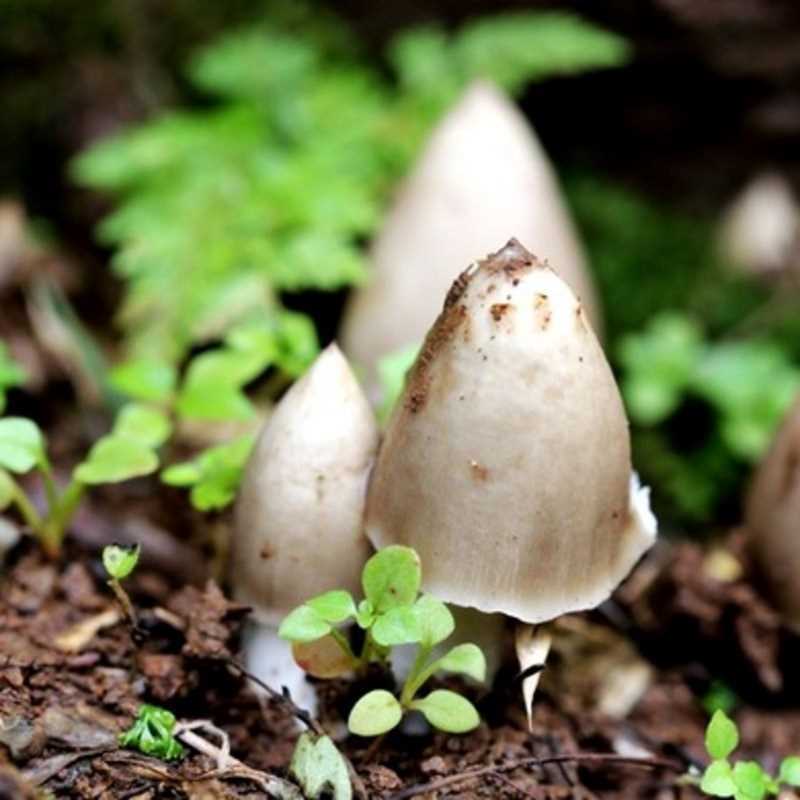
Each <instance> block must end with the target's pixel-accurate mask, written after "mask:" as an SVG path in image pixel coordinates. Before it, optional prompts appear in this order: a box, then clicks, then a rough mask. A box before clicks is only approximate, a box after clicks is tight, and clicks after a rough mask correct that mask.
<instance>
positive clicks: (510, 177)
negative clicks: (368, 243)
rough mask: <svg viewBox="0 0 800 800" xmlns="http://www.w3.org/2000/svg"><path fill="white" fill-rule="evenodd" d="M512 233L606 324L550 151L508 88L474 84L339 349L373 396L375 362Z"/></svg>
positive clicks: (426, 164)
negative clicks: (465, 271)
mask: <svg viewBox="0 0 800 800" xmlns="http://www.w3.org/2000/svg"><path fill="white" fill-rule="evenodd" d="M512 234H516V235H517V236H519V237H521V238H522V239H523V240H524V241H530V242H536V243H537V248H538V252H539V254H540V255H541V256H542V258H545V259H547V260H548V261H549V263H551V264H553V265H554V266H555V267H556V268H557V269H558V270H559V272H560V274H561V275H562V277H563V278H564V280H565V281H566V282H567V283H568V284H569V285H570V286H571V287H572V289H573V290H574V291H575V292H576V294H577V295H578V296H579V297H581V298H582V301H583V303H584V307H585V308H586V311H587V313H588V315H589V317H590V318H591V320H592V323H593V324H594V325H595V326H597V325H599V324H600V312H599V309H598V307H597V302H596V299H595V293H594V290H593V287H592V282H591V279H590V277H589V274H588V272H587V268H586V259H585V256H584V253H583V250H582V248H581V245H580V243H579V241H578V238H577V235H576V233H575V229H574V226H573V223H572V221H571V219H570V217H569V213H568V211H567V209H566V207H565V205H564V202H563V200H562V198H561V194H560V191H559V187H558V182H557V179H556V175H555V173H554V171H553V168H552V166H551V164H550V162H549V160H548V158H547V155H546V154H545V152H544V150H543V149H542V146H541V144H540V143H539V141H538V139H537V138H536V134H535V133H534V131H533V130H532V129H531V127H530V125H529V124H528V122H527V120H526V119H525V118H524V117H523V116H522V114H520V112H519V111H518V110H517V109H516V107H515V106H514V105H513V103H512V102H511V101H510V100H509V99H508V98H507V97H506V96H505V95H504V94H503V93H502V92H501V90H500V89H498V88H497V87H495V86H493V85H492V84H490V83H486V82H484V81H476V82H475V83H473V84H472V85H471V86H470V87H469V88H468V89H467V91H466V93H465V94H464V96H463V97H462V98H461V100H460V101H459V102H458V103H457V104H456V106H455V107H454V108H453V109H452V110H451V111H450V112H449V113H448V114H447V115H446V116H445V118H444V119H443V120H442V122H441V123H440V124H439V126H438V127H437V128H436V130H435V131H434V133H433V134H432V136H431V138H430V140H429V142H428V144H427V147H426V148H425V150H424V152H423V153H422V155H421V157H420V159H419V162H418V163H417V165H416V167H415V168H414V170H413V171H412V173H411V174H410V175H409V177H408V178H407V179H406V181H405V184H404V185H403V186H402V188H401V189H400V191H399V193H398V196H397V200H396V202H395V204H394V207H393V208H392V210H391V212H390V213H389V215H388V217H387V220H386V222H385V223H384V225H383V228H382V229H381V231H380V233H379V235H378V237H377V239H376V241H375V242H374V243H373V246H372V253H371V263H372V276H371V280H370V281H369V282H368V283H367V284H366V285H365V286H364V287H363V288H361V289H359V290H358V291H357V292H356V293H355V294H354V295H352V296H351V299H350V302H349V305H348V306H347V308H346V310H345V316H344V319H343V323H342V329H341V341H342V347H343V349H344V351H345V353H347V355H348V357H349V358H350V359H351V361H352V362H353V363H354V364H357V365H358V366H360V367H363V368H364V369H365V370H366V374H367V386H368V390H369V391H368V393H369V394H370V395H371V396H373V395H375V394H376V393H377V389H376V385H377V383H376V366H377V362H378V360H379V359H380V358H381V357H383V356H385V355H388V354H389V353H392V352H395V351H399V350H401V349H403V348H406V347H409V346H413V345H416V344H419V343H421V342H422V339H423V338H424V336H425V333H426V332H427V330H428V328H429V327H430V325H431V322H432V321H433V320H434V319H435V318H436V314H437V313H438V311H439V303H440V298H442V297H444V295H445V293H446V292H447V289H448V288H449V286H450V284H451V283H452V282H453V280H454V279H455V277H456V276H457V275H458V273H459V272H460V271H461V270H462V269H463V268H464V266H465V265H466V264H468V263H470V261H472V260H473V259H474V258H475V257H476V255H484V254H486V253H488V252H489V251H490V250H492V249H493V248H494V247H496V246H497V242H502V241H506V240H507V239H508V238H509V237H510V236H511V235H512ZM431 253H436V258H434V259H432V258H431V257H430V254H431Z"/></svg>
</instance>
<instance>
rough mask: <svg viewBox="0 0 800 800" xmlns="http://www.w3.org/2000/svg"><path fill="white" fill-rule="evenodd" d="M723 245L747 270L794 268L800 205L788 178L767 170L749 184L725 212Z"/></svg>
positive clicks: (771, 272) (731, 259)
mask: <svg viewBox="0 0 800 800" xmlns="http://www.w3.org/2000/svg"><path fill="white" fill-rule="evenodd" d="M719 244H720V249H721V251H722V254H723V257H724V258H725V259H727V261H728V262H729V263H730V264H731V265H732V266H734V267H736V268H737V269H739V270H741V271H742V272H744V273H749V274H753V275H765V276H769V275H776V274H779V273H781V272H785V271H787V270H791V268H792V259H793V256H792V250H793V248H797V247H800V205H798V202H797V198H796V197H795V195H794V193H793V192H792V187H791V185H790V184H789V182H788V181H787V180H786V178H784V177H783V176H782V175H780V174H778V173H776V172H764V173H761V174H760V175H757V176H756V177H755V178H754V179H753V180H752V181H751V182H750V183H749V184H747V186H745V188H744V189H743V190H742V192H741V193H740V194H739V195H738V196H737V197H736V198H735V199H734V201H733V203H731V205H730V207H729V208H728V209H727V211H726V212H725V214H724V217H723V221H722V225H721V229H720V234H719ZM794 258H795V259H797V258H800V251H798V253H797V254H796V255H795V256H794ZM797 268H798V269H800V263H798V265H797Z"/></svg>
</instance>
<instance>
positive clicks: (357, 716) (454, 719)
mask: <svg viewBox="0 0 800 800" xmlns="http://www.w3.org/2000/svg"><path fill="white" fill-rule="evenodd" d="M421 580H422V570H421V567H420V561H419V557H418V556H417V554H416V553H415V552H414V551H413V550H412V549H411V548H408V547H402V546H399V545H395V546H392V547H387V548H385V549H384V550H381V551H380V552H378V553H376V554H375V555H374V556H372V558H370V559H369V561H367V563H366V565H365V566H364V571H363V573H362V576H361V583H362V588H363V590H364V599H363V600H361V601H360V602H359V603H358V604H356V602H355V600H354V599H353V597H352V596H351V595H350V593H349V592H346V591H343V590H333V591H330V592H325V593H324V594H321V595H319V596H317V597H314V598H312V599H311V600H309V601H308V602H306V603H305V604H303V605H302V606H299V607H298V608H296V609H295V610H294V611H292V612H291V613H290V614H289V615H288V616H287V617H286V618H285V619H284V620H283V622H282V624H281V626H280V629H279V635H280V636H281V637H282V638H284V639H288V640H289V641H291V642H292V643H293V650H294V653H295V659H296V660H297V662H298V663H299V664H300V666H301V667H303V668H304V669H305V670H306V671H307V672H309V673H310V674H312V675H318V676H319V677H334V676H335V675H336V674H343V673H345V672H349V671H355V672H363V671H364V670H365V669H366V667H367V666H368V665H369V664H371V663H380V664H384V665H386V664H387V663H388V659H389V655H390V653H391V650H392V648H393V647H396V646H399V645H407V644H416V645H417V654H416V658H415V660H414V664H413V666H412V668H411V671H410V672H409V675H408V677H407V678H406V681H405V683H404V685H403V687H402V689H401V691H400V693H399V696H395V695H393V694H392V693H391V692H388V691H386V690H383V689H377V690H374V691H371V692H368V693H367V694H365V695H364V696H363V697H362V698H361V699H360V700H359V701H358V702H357V703H356V704H355V706H354V707H353V709H352V711H351V712H350V717H349V719H348V722H347V724H348V727H349V728H350V730H351V731H352V732H353V733H355V734H358V735H360V736H378V735H381V734H384V733H386V732H387V731H390V730H391V729H392V728H394V727H395V726H396V725H398V723H399V722H400V720H401V719H402V717H403V715H404V714H405V713H406V712H408V711H419V712H421V713H422V714H423V715H424V716H425V718H426V719H427V720H428V722H430V724H431V725H433V726H434V727H436V728H439V729H440V730H443V731H448V732H450V733H465V732H466V731H470V730H472V729H473V728H476V727H477V726H478V725H479V723H480V718H479V716H478V712H477V711H476V710H475V707H474V706H473V705H472V703H470V702H469V700H467V699H465V698H464V697H462V696H461V695H458V694H456V693H455V692H451V691H448V690H445V689H437V690H435V691H433V692H431V693H430V694H428V695H426V696H425V697H418V696H417V694H418V692H419V690H420V689H421V688H422V686H423V685H424V684H425V683H426V682H427V681H428V679H429V678H431V677H432V676H433V675H435V674H436V673H438V672H454V673H460V674H462V675H467V676H468V677H470V678H473V679H475V680H477V681H482V680H484V677H485V674H486V660H485V658H484V656H483V653H482V652H481V650H480V648H478V646H477V645H474V644H460V645H457V646H456V647H453V648H452V649H451V650H449V651H448V652H447V653H445V655H443V656H441V657H438V658H437V657H434V656H433V655H432V653H433V650H434V648H435V647H436V645H438V644H440V643H441V642H443V641H444V640H445V639H447V638H448V637H449V636H450V634H451V633H452V632H453V630H454V628H455V622H454V620H453V615H452V614H451V613H450V610H449V609H448V608H447V606H446V605H445V604H444V603H442V602H441V601H440V600H437V599H436V598H434V597H431V596H430V595H426V594H423V595H421V596H419V590H420V583H421ZM350 621H354V622H355V624H356V625H358V627H360V628H361V629H362V630H363V631H364V642H363V645H362V647H361V649H360V652H358V653H355V652H354V651H353V649H352V648H351V646H350V641H349V639H348V637H347V636H346V632H345V631H342V630H340V629H339V627H337V626H339V625H341V624H343V623H345V622H350ZM331 646H334V649H335V648H338V655H339V658H338V659H336V658H331Z"/></svg>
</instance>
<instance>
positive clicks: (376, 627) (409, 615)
mask: <svg viewBox="0 0 800 800" xmlns="http://www.w3.org/2000/svg"><path fill="white" fill-rule="evenodd" d="M370 633H371V634H372V638H373V639H374V640H375V641H376V642H377V643H378V644H379V645H382V646H383V647H394V646H396V645H400V644H412V643H413V642H418V641H420V637H421V635H422V634H421V626H420V620H419V617H418V616H417V614H416V613H415V611H414V608H413V607H409V606H398V607H397V608H390V609H389V610H388V611H387V612H385V613H384V614H379V615H378V616H377V618H376V619H375V622H374V623H373V625H372V628H371V629H370Z"/></svg>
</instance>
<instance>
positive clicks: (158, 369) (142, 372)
mask: <svg viewBox="0 0 800 800" xmlns="http://www.w3.org/2000/svg"><path fill="white" fill-rule="evenodd" d="M175 379H176V374H175V368H174V367H173V366H171V365H170V364H167V363H164V362H162V361H156V360H154V359H146V358H141V359H135V360H131V361H126V362H124V363H123V364H120V365H119V366H117V367H115V368H114V369H113V370H112V371H111V375H110V381H111V385H112V386H113V387H114V388H115V389H116V390H117V391H119V392H122V393H123V394H126V395H128V397H133V398H134V399H136V400H145V401H150V402H160V401H165V400H167V399H169V396H170V395H171V394H172V392H173V391H174V389H175Z"/></svg>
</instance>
